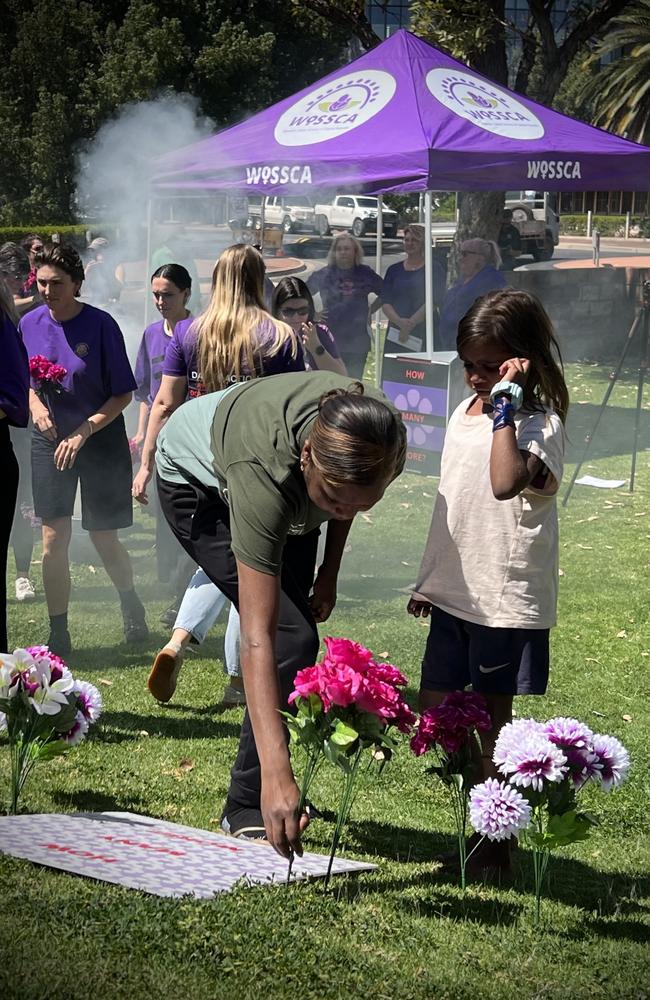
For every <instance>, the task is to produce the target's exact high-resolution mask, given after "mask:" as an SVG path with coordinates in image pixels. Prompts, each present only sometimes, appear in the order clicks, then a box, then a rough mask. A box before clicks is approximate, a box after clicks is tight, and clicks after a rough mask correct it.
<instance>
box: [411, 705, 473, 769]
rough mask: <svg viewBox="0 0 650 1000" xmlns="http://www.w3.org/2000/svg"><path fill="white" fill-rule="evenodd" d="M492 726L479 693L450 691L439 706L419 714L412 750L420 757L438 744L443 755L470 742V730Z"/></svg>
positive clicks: (456, 750) (451, 752)
mask: <svg viewBox="0 0 650 1000" xmlns="http://www.w3.org/2000/svg"><path fill="white" fill-rule="evenodd" d="M491 728H492V720H491V719H490V715H489V713H488V710H487V702H486V701H485V698H484V697H483V696H482V695H480V694H476V693H475V692H473V691H452V692H451V693H450V694H448V695H446V696H445V698H443V700H442V702H441V703H440V704H439V705H436V706H434V707H433V708H427V709H426V710H425V711H424V712H423V713H422V715H421V716H420V721H419V722H418V729H417V732H416V734H415V736H414V737H413V739H412V740H411V750H412V751H413V753H414V754H415V755H416V756H417V757H420V756H422V754H425V753H427V751H428V750H431V749H432V748H433V747H434V746H436V745H437V746H439V747H440V749H441V750H443V751H444V752H445V753H446V754H454V753H458V751H459V750H461V749H462V748H463V747H464V746H465V745H466V744H467V743H468V742H469V741H470V739H471V735H472V732H473V731H479V732H487V731H488V730H489V729H491Z"/></svg>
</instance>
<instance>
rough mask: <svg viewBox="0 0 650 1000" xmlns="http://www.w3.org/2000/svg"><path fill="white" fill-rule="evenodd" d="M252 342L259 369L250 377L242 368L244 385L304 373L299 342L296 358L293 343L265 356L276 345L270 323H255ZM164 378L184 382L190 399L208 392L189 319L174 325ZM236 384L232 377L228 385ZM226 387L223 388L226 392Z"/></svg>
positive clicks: (285, 344)
mask: <svg viewBox="0 0 650 1000" xmlns="http://www.w3.org/2000/svg"><path fill="white" fill-rule="evenodd" d="M253 340H254V342H255V347H254V352H255V358H256V362H258V363H259V368H258V369H257V370H256V372H255V373H254V374H253V373H252V372H246V369H245V365H244V364H242V370H243V371H244V374H243V375H242V376H240V379H239V381H247V380H248V379H251V378H259V377H261V376H263V375H282V374H283V373H284V372H304V370H305V355H304V352H303V349H302V344H300V343H299V342H298V349H297V352H296V356H295V358H294V357H292V356H291V354H292V350H293V346H294V343H295V342H294V341H291V340H287V341H285V343H284V344H282V346H281V347H280V349H279V350H278V351H277V352H276V353H275V354H272V355H270V354H268V351H269V350H270V348H271V346H272V344H273V343H274V341H275V327H274V325H273V323H272V322H271V320H270V319H268V320H262V321H261V322H260V323H258V325H257V327H256V328H255V330H254V332H253ZM163 375H171V376H172V377H174V378H186V379H187V394H188V396H189V398H190V399H194V398H196V396H204V395H205V393H206V392H207V389H206V388H205V386H204V384H203V381H202V379H201V374H200V372H199V366H198V361H197V351H196V332H195V328H192V320H191V319H182V320H181V321H180V323H177V324H176V329H175V330H174V336H173V337H172V339H171V340H170V341H169V344H168V345H167V353H166V354H165V363H164V365H163ZM234 381H236V379H235V376H234V375H233V376H231V378H230V379H229V380H228V383H227V385H229V384H230V383H231V382H234ZM227 385H225V386H223V388H224V389H225V388H227Z"/></svg>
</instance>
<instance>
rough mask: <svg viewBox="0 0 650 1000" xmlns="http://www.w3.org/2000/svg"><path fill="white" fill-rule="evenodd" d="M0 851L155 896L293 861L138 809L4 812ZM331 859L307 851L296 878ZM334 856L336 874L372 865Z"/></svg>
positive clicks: (235, 879) (260, 874)
mask: <svg viewBox="0 0 650 1000" xmlns="http://www.w3.org/2000/svg"><path fill="white" fill-rule="evenodd" d="M0 852H2V853H3V854H10V855H12V856H13V857H15V858H25V859H26V860H27V861H33V862H35V863H36V864H41V865H47V867H49V868H58V869H61V870H62V871H67V872H70V873H72V874H75V875H85V876H87V877H88V878H95V879H99V880H101V881H103V882H113V883H115V884H116V885H123V886H126V887H127V888H129V889H140V890H141V891H142V892H149V893H152V894H153V895H155V896H185V895H192V896H196V897H197V898H201V899H210V898H212V897H213V896H216V895H217V893H219V892H227V891H228V890H229V889H232V887H233V886H234V885H235V884H236V883H239V884H242V882H243V883H244V884H248V885H270V884H272V883H274V882H275V883H278V882H280V883H284V882H286V880H287V866H288V862H287V861H286V860H285V859H284V858H282V857H280V855H279V854H276V853H275V851H274V850H273V848H272V847H270V846H269V845H268V844H265V843H262V842H259V841H258V842H257V843H255V842H254V841H250V840H249V841H246V840H237V839H235V838H234V837H227V836H226V835H225V834H222V833H216V832H213V831H212V830H196V829H194V828H192V827H189V826H180V825H179V824H178V823H167V822H165V821H163V820H159V819H151V818H150V817H149V816H138V815H135V814H134V813H119V812H107V813H79V814H74V813H73V814H70V813H51V814H49V813H46V814H40V815H28V816H4V817H0ZM328 860H329V859H328V858H326V857H323V856H322V855H320V854H308V853H307V852H305V853H304V855H303V856H302V858H296V859H295V860H294V863H293V870H292V875H291V879H292V881H293V879H294V878H295V879H306V878H315V877H319V876H324V875H325V873H326V871H327V864H328ZM375 868H376V866H375V865H372V864H364V863H361V862H358V861H347V860H346V859H345V858H337V859H336V860H335V861H334V866H333V868H332V871H333V873H335V874H341V873H344V872H361V871H373V870H374V869H375Z"/></svg>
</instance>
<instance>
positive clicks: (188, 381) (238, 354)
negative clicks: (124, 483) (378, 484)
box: [133, 244, 305, 704]
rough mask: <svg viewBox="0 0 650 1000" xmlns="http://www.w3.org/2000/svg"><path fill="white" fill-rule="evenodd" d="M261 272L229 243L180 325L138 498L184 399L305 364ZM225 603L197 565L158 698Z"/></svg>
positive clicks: (158, 666) (237, 683)
mask: <svg viewBox="0 0 650 1000" xmlns="http://www.w3.org/2000/svg"><path fill="white" fill-rule="evenodd" d="M264 277H265V268H264V261H263V259H262V256H261V254H260V253H259V252H258V251H257V250H255V248H254V247H251V246H244V245H243V244H237V245H235V246H231V247H228V248H227V249H226V250H224V252H223V253H222V255H221V257H220V258H219V260H218V261H217V264H216V266H215V268H214V272H213V274H212V295H211V298H210V302H209V303H208V305H207V307H206V309H205V311H204V312H203V313H202V314H201V315H200V316H198V317H197V318H196V319H192V318H191V317H189V318H187V319H184V320H180V322H178V323H177V324H176V326H175V328H174V335H173V337H172V339H171V341H170V343H169V345H168V346H167V351H166V354H165V361H164V364H163V375H162V379H161V383H160V389H159V390H158V394H157V395H156V398H155V400H154V402H153V405H152V407H151V413H150V417H149V424H148V427H147V436H146V438H145V442H144V445H143V448H142V459H141V465H140V469H139V471H138V473H137V475H136V477H135V479H134V481H133V496H134V497H135V498H136V500H138V501H139V502H140V503H144V504H146V503H147V502H148V501H147V485H148V483H149V481H150V479H151V476H152V474H153V472H154V468H155V453H156V441H157V439H158V435H159V433H160V431H161V430H162V428H163V427H164V425H165V424H166V423H167V421H168V420H169V418H170V416H171V415H172V413H174V411H175V410H177V409H178V407H179V406H180V405H181V403H183V402H184V401H185V400H186V399H188V398H189V399H192V398H196V397H198V396H203V395H205V394H206V393H210V392H215V391H217V390H222V389H226V388H227V387H228V386H230V385H236V384H237V383H238V382H247V381H249V380H251V379H254V378H260V377H262V376H265V375H279V374H282V373H284V372H290V371H304V370H305V360H304V352H303V348H302V344H301V342H300V338H299V337H298V336H297V335H296V334H295V333H294V331H293V330H292V329H291V327H290V326H288V324H286V323H283V322H281V321H280V320H277V319H274V318H273V317H272V316H270V315H269V313H268V312H267V311H266V309H265V305H264ZM224 603H225V598H224V597H223V594H221V593H220V591H219V590H218V589H217V588H216V587H215V586H214V584H213V583H211V582H210V580H209V579H208V578H207V576H206V575H205V574H204V573H203V571H202V570H198V571H197V572H196V573H195V574H194V576H193V577H192V579H191V581H190V584H189V586H188V588H187V591H186V593H185V596H184V598H183V601H182V603H181V606H180V608H179V612H178V615H177V617H176V621H175V623H174V631H173V633H172V636H171V639H170V640H169V642H167V644H166V645H165V647H164V648H163V649H162V650H161V652H160V653H159V654H158V656H157V657H156V659H155V661H154V665H153V668H152V671H151V674H150V676H149V681H148V684H149V690H150V691H151V693H152V694H153V695H154V697H155V698H157V699H158V701H161V702H167V701H169V699H170V698H171V697H172V695H173V693H174V691H175V689H176V681H177V677H178V672H179V670H180V667H181V663H182V660H183V653H184V650H185V647H186V646H187V645H188V643H189V642H190V641H191V640H194V641H195V642H202V641H203V639H204V638H205V636H206V634H207V632H208V631H209V629H210V628H211V626H212V625H213V624H214V622H215V621H216V619H217V617H218V616H219V613H220V612H221V609H222V608H223V605H224ZM238 632H239V630H238V621H237V616H236V614H234V615H233V614H231V618H230V620H229V623H228V633H227V636H226V656H225V659H226V670H227V673H228V676H229V681H230V683H229V685H228V687H227V688H226V696H225V701H226V702H229V703H232V704H236V703H239V702H241V701H243V688H242V685H241V680H240V675H239V662H238V659H239V658H238V644H239V640H238Z"/></svg>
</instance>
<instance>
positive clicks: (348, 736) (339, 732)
mask: <svg viewBox="0 0 650 1000" xmlns="http://www.w3.org/2000/svg"><path fill="white" fill-rule="evenodd" d="M358 739H359V733H358V732H357V731H356V729H353V728H352V726H347V725H346V724H345V722H337V724H336V729H335V730H334V732H333V733H332V735H331V736H330V740H331V741H332V743H334V744H335V746H337V747H349V746H352V744H353V743H356V741H357V740H358Z"/></svg>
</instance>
